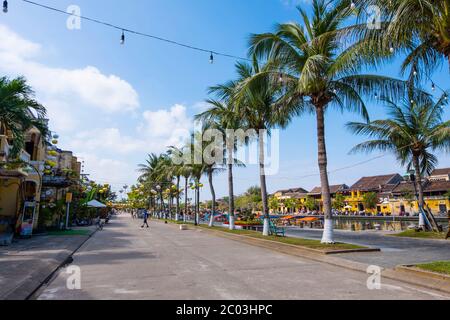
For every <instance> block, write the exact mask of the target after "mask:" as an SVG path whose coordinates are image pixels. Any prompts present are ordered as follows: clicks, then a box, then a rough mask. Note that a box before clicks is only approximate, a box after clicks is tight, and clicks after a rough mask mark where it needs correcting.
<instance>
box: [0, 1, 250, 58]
mask: <svg viewBox="0 0 450 320" xmlns="http://www.w3.org/2000/svg"><path fill="white" fill-rule="evenodd" d="M22 1H23V2H25V3H27V4H30V5H34V6H37V7H40V8H43V9H47V10H50V11H53V12H57V13H59V14H63V15H66V16H71V17H76V18H79V19H82V20H86V21H89V22H92V23H96V24H100V25H103V26H106V27H109V28H113V29H117V30H120V31H121V32H122V34H121V36H120V44H121V45H124V44H125V36H126V34H127V33H128V34H134V35H138V36H142V37H146V38H151V39H154V40H158V41H161V42H166V43H169V44H172V45H176V46H179V47H183V48H186V49H190V50H195V51H199V52H204V53H209V54H210V57H209V62H210V63H211V64H213V63H214V57H215V56H222V57H225V58H231V59H235V60H245V61H251V60H250V59H248V58H243V57H239V56H235V55H231V54H227V53H224V52H219V51H214V50H211V49H205V48H201V47H196V46H193V45H189V44H186V43H181V42H178V41H174V40H170V39H167V38H163V37H159V36H155V35H152V34H148V33H144V32H140V31H136V30H132V29H128V28H124V27H122V26H118V25H114V24H112V23H109V22H105V21H101V20H99V19H95V18H90V17H87V16H83V15H78V14H75V13H73V12H66V11H64V10H61V9H58V8H55V7H51V6H48V5H44V4H40V3H37V2H34V1H31V0H22ZM3 12H5V13H7V12H8V1H7V0H4V2H3Z"/></svg>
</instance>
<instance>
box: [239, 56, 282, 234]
mask: <svg viewBox="0 0 450 320" xmlns="http://www.w3.org/2000/svg"><path fill="white" fill-rule="evenodd" d="M268 67H270V65H263V66H260V64H259V62H258V61H257V59H256V56H253V63H252V64H248V63H242V62H238V63H237V64H236V69H237V73H238V75H239V80H238V85H237V89H236V93H235V97H234V98H233V100H234V103H235V104H236V110H237V113H238V116H239V117H240V118H241V119H242V121H243V124H244V128H246V129H250V130H255V132H256V140H257V143H258V146H259V150H258V151H259V155H258V158H259V161H258V162H259V176H260V184H261V198H262V212H263V216H264V229H263V235H264V236H268V235H269V232H270V230H269V221H270V212H269V204H268V196H267V184H266V167H265V143H266V141H265V139H264V138H265V133H269V134H270V131H271V129H272V128H274V127H277V126H279V127H284V126H285V125H286V124H287V122H288V121H287V119H289V115H285V114H281V113H280V112H278V110H277V109H275V108H274V105H275V103H276V102H277V99H278V97H279V95H280V86H279V85H278V84H277V83H276V82H274V81H273V79H272V76H271V74H270V73H267V68H268Z"/></svg>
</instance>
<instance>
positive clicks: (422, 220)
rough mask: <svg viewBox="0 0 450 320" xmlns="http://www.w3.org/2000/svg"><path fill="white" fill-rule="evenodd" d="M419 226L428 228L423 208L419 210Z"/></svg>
mask: <svg viewBox="0 0 450 320" xmlns="http://www.w3.org/2000/svg"><path fill="white" fill-rule="evenodd" d="M419 228H422V229H423V230H426V223H425V217H424V216H423V212H422V210H419Z"/></svg>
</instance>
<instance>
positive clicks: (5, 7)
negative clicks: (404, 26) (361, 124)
mask: <svg viewBox="0 0 450 320" xmlns="http://www.w3.org/2000/svg"><path fill="white" fill-rule="evenodd" d="M22 1H23V2H25V3H28V4H31V5H34V6H38V7H41V8H44V9H47V10H51V11H54V12H57V13H60V14H64V15H66V16H73V17H77V18H80V19H83V20H87V21H90V22H92V23H96V24H100V25H103V26H106V27H110V28H114V29H118V30H121V31H122V34H121V36H120V44H121V45H124V44H125V33H130V34H135V35H138V36H143V37H147V38H152V39H155V40H159V41H162V42H166V43H170V44H173V45H177V46H180V47H184V48H187V49H191V50H196V51H200V52H206V53H209V54H210V57H209V62H210V63H211V64H213V63H214V56H223V57H226V58H232V59H236V60H245V61H252V60H251V59H248V58H243V57H239V56H234V55H230V54H226V53H222V52H217V51H213V50H209V49H204V48H200V47H195V46H192V45H188V44H185V43H180V42H177V41H174V40H170V39H166V38H162V37H158V36H155V35H151V34H147V33H144V32H140V31H135V30H131V29H127V28H124V27H121V26H117V25H114V24H111V23H108V22H104V21H101V20H98V19H94V18H89V17H86V16H82V15H77V14H74V13H70V12H66V11H63V10H60V9H57V8H54V7H50V6H47V5H43V4H40V3H37V2H34V1H31V0H22ZM350 8H351V9H352V10H355V9H356V4H355V3H354V2H353V1H352V2H351V4H350ZM3 12H4V13H8V1H7V0H4V1H3ZM389 50H390V52H391V53H394V51H395V50H394V48H393V47H391V48H390V49H389ZM413 75H414V76H417V71H416V70H414V71H413ZM425 76H426V77H427V78H428V80H430V81H431V89H432V91H433V92H434V91H436V88H438V89H439V90H441V91H442V92H443V94H444V98H445V99H446V100H448V95H447V92H446V91H445V90H444V89H442V88H441V87H440V86H438V85H437V84H436V83H435V82H434V81H433V80H432V79H431V77H429V76H428V75H426V74H425ZM280 81H282V80H280ZM378 98H379V96H378V94H377V93H375V99H378Z"/></svg>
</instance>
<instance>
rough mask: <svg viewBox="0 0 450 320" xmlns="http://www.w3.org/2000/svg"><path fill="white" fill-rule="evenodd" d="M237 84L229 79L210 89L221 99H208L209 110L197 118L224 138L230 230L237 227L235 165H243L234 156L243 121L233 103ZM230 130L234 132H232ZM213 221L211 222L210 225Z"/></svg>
mask: <svg viewBox="0 0 450 320" xmlns="http://www.w3.org/2000/svg"><path fill="white" fill-rule="evenodd" d="M235 87H236V84H235V82H233V81H229V82H228V83H226V84H224V85H218V86H215V87H211V88H210V89H209V92H210V93H213V94H215V95H216V96H217V97H218V98H219V99H220V101H218V100H214V99H210V100H207V103H208V105H209V108H208V110H206V111H205V112H203V113H201V114H198V115H197V116H196V117H195V119H196V120H197V121H201V120H203V121H206V122H208V123H209V127H211V128H214V129H217V130H219V131H220V132H221V133H222V136H223V137H224V138H225V139H224V146H223V150H224V158H225V159H226V160H225V163H226V166H227V168H228V214H229V226H230V230H234V229H235V225H234V220H235V210H234V182H233V166H243V164H242V163H241V162H239V161H238V160H237V159H235V158H234V152H235V151H236V150H237V141H236V137H235V136H234V131H235V130H238V129H241V125H242V121H241V118H240V117H239V115H238V113H237V111H236V108H235V106H234V104H233V102H232V101H233V100H232V99H233V94H234V90H235ZM230 130H232V131H233V132H232V133H231V132H230ZM211 224H212V222H210V225H211Z"/></svg>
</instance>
